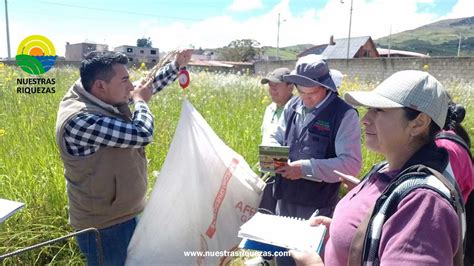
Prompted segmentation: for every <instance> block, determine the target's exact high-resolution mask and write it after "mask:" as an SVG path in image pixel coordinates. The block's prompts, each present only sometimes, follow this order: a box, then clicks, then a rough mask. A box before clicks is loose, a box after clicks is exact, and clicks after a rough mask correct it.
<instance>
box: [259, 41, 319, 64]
mask: <svg viewBox="0 0 474 266" xmlns="http://www.w3.org/2000/svg"><path fill="white" fill-rule="evenodd" d="M313 46H314V44H298V45H293V46H287V47H280V49H279V50H278V57H280V58H281V59H283V60H294V59H296V55H298V54H299V53H300V52H302V51H304V50H306V49H308V48H310V47H313ZM262 50H263V55H266V56H269V57H276V55H277V49H276V47H271V46H264V47H262Z"/></svg>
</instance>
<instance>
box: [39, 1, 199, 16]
mask: <svg viewBox="0 0 474 266" xmlns="http://www.w3.org/2000/svg"><path fill="white" fill-rule="evenodd" d="M39 3H43V4H48V5H56V6H64V7H72V8H80V9H87V10H95V11H102V12H109V13H121V14H128V15H136V16H148V17H154V18H156V17H158V18H167V19H175V20H187V21H200V20H202V18H200V19H196V18H188V17H186V18H185V17H171V16H161V15H157V14H148V13H140V12H133V11H125V10H114V9H105V8H97V7H86V6H80V5H71V4H63V3H55V2H47V1H39Z"/></svg>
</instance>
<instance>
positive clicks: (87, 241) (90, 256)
mask: <svg viewBox="0 0 474 266" xmlns="http://www.w3.org/2000/svg"><path fill="white" fill-rule="evenodd" d="M136 225H137V218H133V219H130V220H128V221H126V222H123V223H121V224H116V225H113V226H111V227H107V228H104V229H99V232H100V237H101V240H102V254H103V262H104V265H111V266H112V265H113V266H116V265H124V264H125V260H126V258H127V248H128V243H130V239H131V238H132V235H133V232H134V231H135V227H136ZM76 239H77V242H78V244H79V248H80V249H81V252H82V254H84V256H85V257H86V259H87V265H89V266H95V265H99V257H98V254H97V245H96V241H95V234H94V233H93V232H88V233H84V234H80V235H78V236H76Z"/></svg>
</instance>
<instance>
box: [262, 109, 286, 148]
mask: <svg viewBox="0 0 474 266" xmlns="http://www.w3.org/2000/svg"><path fill="white" fill-rule="evenodd" d="M290 102H292V101H291V100H289V101H288V102H287V103H286V105H285V108H284V109H283V114H282V118H281V119H280V120H279V125H278V127H277V128H276V131H274V132H272V133H271V134H270V137H269V138H268V143H262V144H267V145H277V146H281V145H283V143H284V142H285V131H286V125H287V123H288V120H289V119H290V118H289V117H288V116H289V114H290V112H289V104H290Z"/></svg>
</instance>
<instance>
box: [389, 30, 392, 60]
mask: <svg viewBox="0 0 474 266" xmlns="http://www.w3.org/2000/svg"><path fill="white" fill-rule="evenodd" d="M391 40H392V24H390V33H389V34H388V58H390V45H391Z"/></svg>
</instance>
